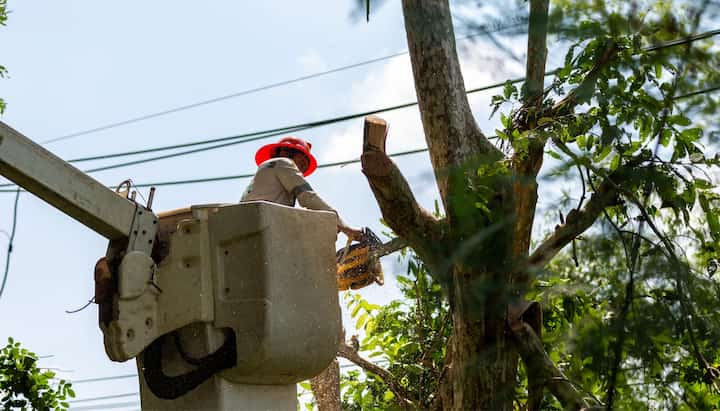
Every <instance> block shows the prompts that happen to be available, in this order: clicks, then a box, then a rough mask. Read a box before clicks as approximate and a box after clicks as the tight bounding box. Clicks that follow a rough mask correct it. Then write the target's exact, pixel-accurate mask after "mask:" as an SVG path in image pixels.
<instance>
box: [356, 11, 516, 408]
mask: <svg viewBox="0 0 720 411" xmlns="http://www.w3.org/2000/svg"><path fill="white" fill-rule="evenodd" d="M403 13H404V17H405V29H406V32H407V38H408V48H409V50H410V58H411V62H412V67H413V75H414V78H415V89H416V92H417V97H418V103H419V107H420V112H421V116H422V121H423V128H424V131H425V138H426V141H427V144H428V147H429V149H430V150H429V151H430V158H431V160H432V164H433V168H434V170H435V176H436V180H437V184H438V188H439V190H440V195H441V198H442V202H443V205H444V207H445V212H446V215H447V221H446V222H445V223H446V224H447V227H448V228H447V229H445V230H444V235H443V238H442V241H441V243H442V244H443V246H439V247H436V248H435V249H434V250H432V251H434V254H435V255H433V256H431V258H430V259H431V260H432V261H436V262H438V261H439V263H436V264H434V265H432V266H431V267H434V268H435V270H434V271H435V276H436V277H438V279H439V280H440V281H441V283H443V284H444V286H445V288H446V291H447V293H448V299H449V302H450V308H451V311H452V318H453V332H452V336H451V340H450V341H451V342H450V346H449V350H448V354H447V357H446V366H447V370H446V372H445V373H444V377H443V379H442V381H441V387H440V391H441V392H440V394H441V398H442V404H441V408H442V409H443V410H468V409H473V410H509V409H511V408H512V395H513V393H514V387H515V376H516V370H517V362H518V355H517V352H516V350H515V348H514V346H513V344H512V342H511V340H509V339H508V337H507V335H506V333H505V312H506V309H505V307H506V306H507V295H506V294H507V293H506V291H505V290H506V289H507V288H508V284H507V279H508V278H509V275H508V273H509V272H510V270H511V267H509V264H510V262H511V260H510V258H509V257H510V255H511V254H510V252H511V250H512V239H513V229H512V225H513V223H512V220H513V218H512V212H513V211H514V210H513V209H512V207H510V204H512V190H511V189H510V184H509V179H508V178H507V174H504V173H502V172H501V173H497V174H496V173H495V172H496V171H497V170H501V169H503V167H504V165H503V159H504V156H503V155H502V153H501V152H500V151H499V150H498V149H497V148H496V147H495V146H494V145H493V144H491V143H490V142H489V141H488V140H487V138H486V137H485V136H484V135H483V133H482V132H481V131H480V129H479V128H478V127H477V125H476V123H475V119H474V117H473V115H472V112H471V110H470V106H469V104H468V101H467V97H466V94H465V86H464V81H463V77H462V73H461V71H460V64H459V61H458V57H457V51H456V48H455V38H454V30H453V27H452V20H451V16H450V8H449V5H448V2H447V1H446V0H403ZM483 168H485V169H487V170H489V171H488V172H487V174H488V176H489V177H486V176H480V178H481V179H482V181H479V182H477V184H474V181H475V180H476V179H477V177H478V174H481V173H478V170H479V169H483ZM366 174H368V173H367V172H366ZM369 178H370V177H369ZM371 185H372V183H371ZM479 185H483V186H485V187H486V188H489V189H490V191H492V193H491V194H490V195H488V196H486V197H485V198H480V197H478V190H477V187H478V186H479ZM379 202H380V200H379ZM478 202H484V203H485V204H486V205H487V209H488V210H489V213H488V214H489V215H485V214H483V212H482V211H481V210H479V209H478V208H475V206H474V204H476V203H478ZM383 211H385V210H383ZM396 212H397V211H396ZM383 216H384V217H385V218H386V219H387V217H388V216H387V215H386V213H385V212H383ZM391 227H392V228H393V229H396V227H394V226H393V225H392V224H391ZM408 242H409V244H410V245H411V246H413V248H414V244H413V241H412V240H411V239H410V238H408ZM435 244H438V243H437V242H435ZM443 250H444V254H442V255H437V254H439V253H443ZM421 257H422V256H421Z"/></svg>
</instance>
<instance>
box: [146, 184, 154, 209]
mask: <svg viewBox="0 0 720 411" xmlns="http://www.w3.org/2000/svg"><path fill="white" fill-rule="evenodd" d="M154 197H155V187H150V194H148V201H147V209H148V210H152V203H153V198H154Z"/></svg>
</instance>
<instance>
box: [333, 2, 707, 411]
mask: <svg viewBox="0 0 720 411" xmlns="http://www.w3.org/2000/svg"><path fill="white" fill-rule="evenodd" d="M468 2H469V1H468ZM482 3H483V4H482V6H483V7H484V12H487V10H488V9H489V8H491V7H488V6H487V5H486V3H487V2H482ZM503 3H505V2H503ZM363 4H365V2H363ZM490 4H492V2H490ZM499 6H500V7H501V6H502V5H499ZM717 8H718V7H717V4H716V2H710V1H700V2H690V1H684V0H669V1H652V0H648V1H629V2H628V1H625V0H622V1H621V0H555V1H554V2H553V3H552V5H551V7H550V10H551V12H550V16H549V30H550V34H551V38H550V42H552V44H553V46H552V48H551V50H550V53H551V58H550V60H549V61H550V62H552V61H553V60H557V59H558V57H560V56H557V55H554V52H556V51H557V50H563V49H565V50H567V53H565V56H564V58H561V59H560V61H561V64H560V66H559V67H558V68H557V70H555V71H554V72H553V78H552V81H551V82H549V84H547V83H546V86H547V87H546V89H545V92H544V94H543V99H542V101H541V104H539V105H537V106H535V105H531V104H528V101H527V96H525V94H524V93H525V88H524V87H516V86H515V85H514V83H513V82H508V83H507V84H506V86H505V88H504V90H503V92H502V94H500V95H497V96H495V97H494V98H493V100H492V105H493V106H494V111H493V113H495V112H498V113H500V114H499V116H500V121H501V123H502V127H501V128H500V129H499V130H496V133H497V135H498V136H499V137H500V141H501V148H503V149H504V150H505V152H506V154H508V156H513V158H514V159H515V158H519V159H521V160H522V159H524V158H528V157H529V156H530V155H531V154H532V149H533V148H537V147H538V146H539V147H544V149H545V150H546V151H545V154H547V156H545V160H546V163H547V167H549V169H548V170H547V171H546V172H545V180H544V181H542V183H543V184H554V186H551V187H558V186H560V185H562V187H563V190H565V189H567V190H568V192H566V193H565V198H564V199H561V200H563V201H559V202H557V201H556V200H557V198H555V197H554V196H550V197H549V198H548V199H546V200H545V201H546V202H547V203H553V213H558V212H559V214H560V224H561V225H564V226H572V224H574V223H575V222H577V221H578V220H577V219H578V218H579V217H578V216H579V215H581V214H588V213H586V212H585V210H586V208H585V207H588V206H589V205H591V204H592V203H593V201H597V197H599V193H600V192H601V191H602V190H606V191H607V190H610V191H612V192H613V198H612V201H611V202H610V204H609V205H603V207H602V210H600V211H597V212H596V213H595V215H592V219H593V220H595V219H597V220H599V223H596V224H594V225H593V226H592V227H593V228H591V229H590V231H589V232H587V233H585V235H583V236H580V237H577V238H576V239H575V240H573V241H572V242H571V247H569V248H570V250H566V251H565V252H562V253H560V254H559V255H558V256H556V257H555V258H554V260H552V261H551V263H550V265H549V266H547V267H545V268H544V269H542V270H539V271H538V272H535V273H532V274H534V275H535V281H534V283H533V286H532V288H531V289H530V292H529V294H528V296H527V297H528V298H531V299H535V300H537V301H540V302H541V303H542V307H543V312H544V335H543V343H544V344H545V348H546V351H547V352H548V353H549V354H550V358H551V359H552V360H553V362H554V363H555V364H557V365H558V366H559V367H560V368H561V369H562V371H563V372H564V373H565V374H566V376H567V377H568V379H569V380H570V381H572V382H573V384H574V385H575V386H576V387H578V389H579V390H580V391H581V392H583V393H584V394H583V395H584V396H585V397H586V398H588V399H589V401H588V402H589V403H597V404H601V405H605V406H607V407H609V408H617V409H644V408H650V409H673V410H695V409H697V410H710V409H720V371H718V368H720V346H718V344H717V341H719V340H720V314H718V312H717V310H716V309H715V307H716V306H717V302H718V300H720V283H719V282H718V280H719V277H720V275H717V276H715V275H714V274H715V272H716V271H717V269H718V258H720V218H718V208H719V207H720V194H718V193H720V191H719V190H718V187H717V186H716V184H715V182H714V180H715V178H714V176H713V173H716V172H717V171H718V170H717V167H718V166H719V165H720V156H719V155H718V154H717V146H716V144H717V142H718V141H717V137H718V135H720V127H719V126H720V123H719V122H718V119H717V116H716V112H717V110H718V108H720V107H719V105H720V99H718V97H717V90H718V87H719V86H720V71H719V70H718V69H717V67H720V53H718V48H717V46H716V45H715V42H714V41H713V39H712V38H705V39H688V38H689V37H690V36H692V35H694V34H696V33H698V32H701V31H704V30H708V27H705V25H706V24H707V23H706V21H707V16H710V19H711V20H710V21H712V22H713V24H714V22H716V21H717V20H716V18H715V17H717ZM498 9H499V10H503V9H500V8H499V7H498ZM505 10H506V9H505ZM496 11H497V10H496ZM482 13H483V12H481V15H482ZM713 13H714V14H713ZM486 14H488V15H492V14H493V13H486ZM501 14H503V13H501ZM476 15H477V14H476ZM494 15H497V13H495V14H494ZM713 19H714V20H713ZM477 27H480V26H477ZM471 28H472V26H471ZM516 34H518V32H510V34H509V35H516ZM500 35H504V34H500ZM492 41H493V42H495V43H496V44H497V43H498V42H497V41H495V40H492ZM549 68H550V69H552V68H554V67H549ZM546 142H547V144H546ZM497 164H500V163H497ZM485 174H487V170H486V168H483V167H479V168H478V176H479V177H482V176H484V175H485ZM568 182H576V184H568ZM467 185H468V190H469V191H470V192H471V194H474V195H475V197H473V196H471V195H470V196H468V198H464V199H463V201H465V202H466V203H467V204H465V208H462V207H456V208H457V209H460V210H461V211H462V210H467V212H468V213H469V214H471V215H473V216H475V218H483V217H485V218H490V217H492V214H491V212H490V211H489V210H488V209H491V208H492V207H490V206H489V205H488V201H487V199H488V198H492V197H493V195H494V194H496V193H494V192H492V190H490V191H489V192H487V193H486V192H485V191H486V190H484V187H486V186H488V185H487V184H483V183H482V182H480V183H477V184H476V183H475V181H473V180H468V181H467ZM493 187H494V186H493ZM540 192H541V193H545V192H546V191H543V190H541V191H540ZM565 216H567V217H565ZM553 218H554V217H553ZM463 221H466V220H463ZM479 225H480V226H482V224H479ZM476 226H477V225H475V224H469V225H468V226H467V227H453V228H452V229H453V230H455V231H456V232H461V233H462V232H464V231H463V230H472V229H474V228H475V227H476ZM485 226H487V224H485ZM583 230H584V229H583ZM579 234H582V231H580V232H579ZM576 235H577V234H576ZM576 235H575V236H576ZM575 236H573V237H575ZM478 255H480V254H473V258H475V257H476V256H478ZM411 261H413V262H415V265H414V268H411V269H410V270H409V274H411V275H410V276H409V277H407V278H406V277H403V278H401V280H400V282H401V286H402V288H403V293H404V295H405V297H406V298H405V300H404V301H394V302H392V303H391V304H389V305H388V306H387V307H382V308H373V309H371V310H365V309H364V308H363V304H362V303H366V302H365V301H364V300H362V299H361V298H360V297H359V296H357V295H355V296H353V297H352V299H351V300H350V303H349V305H350V307H353V308H354V312H353V316H354V317H356V318H357V319H358V323H359V326H360V327H363V326H364V327H365V332H366V333H367V336H366V337H365V340H364V341H363V347H362V348H363V349H364V350H367V351H369V352H370V353H371V355H377V356H381V357H382V358H383V359H385V360H387V361H388V364H389V365H388V367H389V368H393V367H395V368H394V371H393V372H394V373H396V374H397V376H398V378H401V379H402V378H404V380H402V381H404V382H405V384H404V386H405V387H406V388H407V389H408V390H411V391H413V392H414V393H415V394H416V395H417V396H418V398H421V400H422V401H423V402H422V404H423V406H425V407H428V406H430V405H431V404H432V399H433V398H434V397H433V396H434V395H436V394H437V392H436V391H437V389H436V388H437V379H433V376H436V375H438V374H437V372H438V370H440V372H442V371H441V370H442V365H441V361H440V362H438V363H437V365H435V364H428V365H427V366H426V364H424V363H423V362H422V361H420V359H422V358H435V356H437V358H444V356H445V351H444V349H445V345H444V344H442V346H441V347H437V348H436V349H437V350H438V351H437V352H435V353H427V347H426V346H423V345H422V344H423V343H422V342H423V341H424V340H423V338H422V335H426V334H423V333H421V332H417V331H414V324H415V321H416V320H417V319H418V318H417V316H415V318H414V319H413V321H410V320H409V318H410V316H411V315H412V313H414V312H416V311H417V307H418V306H423V304H422V303H421V300H422V299H421V300H418V301H415V297H414V296H411V295H409V294H408V292H410V291H412V290H413V287H414V285H415V282H416V281H419V279H421V278H426V276H427V271H426V270H425V267H424V266H423V265H422V264H421V263H420V262H418V261H417V260H416V259H413V260H411ZM463 264H466V262H465V261H463ZM413 276H414V277H413ZM416 278H417V279H418V280H416ZM431 283H432V282H431V281H429V280H428V282H427V284H431ZM438 293H439V294H438V300H437V303H436V304H437V307H436V308H433V309H435V310H440V311H438V313H439V312H446V310H447V308H446V307H445V305H446V301H447V296H445V297H443V296H442V294H441V293H440V291H439V287H438ZM440 316H443V315H440ZM420 320H422V319H420ZM379 321H382V323H383V324H385V323H387V324H389V325H388V326H386V327H384V328H383V327H377V326H376V323H377V322H379ZM445 321H448V320H445ZM368 322H370V323H371V324H373V326H372V327H368V326H367V323H368ZM420 324H426V325H424V326H423V327H426V326H428V325H427V324H428V323H422V321H420ZM440 324H444V322H442V321H441V322H440ZM441 327H442V325H441ZM445 327H446V328H449V326H445ZM368 328H369V329H368ZM430 329H432V330H436V331H435V332H438V331H437V330H439V328H438V327H437V325H434V326H433V325H430ZM443 330H444V331H443V333H440V334H443V335H444V333H445V332H447V330H445V329H443ZM431 332H432V331H431ZM443 338H447V337H446V336H444V337H443ZM366 345H367V346H366ZM385 345H387V347H385ZM397 347H404V350H398V348H397ZM396 350H397V351H398V352H402V355H400V356H398V355H397V354H396ZM412 365H414V367H413V366H412ZM408 370H414V373H411V372H409V371H408ZM428 370H434V371H433V372H434V373H433V372H428ZM419 375H424V376H426V377H425V378H426V379H425V380H421V379H420V378H419V377H417V376H419ZM526 377H527V376H526V375H525V373H524V370H522V369H521V372H520V373H519V375H518V381H517V383H518V384H517V386H516V399H517V400H518V401H517V402H516V407H517V408H519V409H520V408H522V407H523V406H524V405H523V404H522V402H524V400H525V399H526V398H527V391H528V386H527V381H526ZM343 384H344V390H345V391H344V392H345V397H344V399H345V402H346V405H348V406H354V407H356V408H355V409H359V408H362V409H386V408H388V407H390V406H391V405H394V403H392V402H391V401H387V400H386V399H384V397H383V396H384V395H386V394H387V393H389V391H387V390H386V389H385V388H384V385H383V384H382V383H381V382H380V381H378V380H377V379H373V378H372V377H369V376H363V374H362V373H359V372H355V373H350V374H349V375H347V376H346V379H345V381H344V383H343ZM433 384H434V385H433ZM419 390H423V391H422V392H420V391H419ZM541 409H557V410H560V409H562V406H561V405H560V403H559V402H558V401H557V400H556V399H554V398H551V397H545V399H544V403H543V404H542V406H541Z"/></svg>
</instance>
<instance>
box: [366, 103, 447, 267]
mask: <svg viewBox="0 0 720 411" xmlns="http://www.w3.org/2000/svg"><path fill="white" fill-rule="evenodd" d="M386 137H387V123H386V122H385V120H383V119H381V118H379V117H375V116H369V117H366V118H365V129H364V137H363V154H362V157H361V162H362V171H363V173H364V174H365V177H367V180H368V183H370V188H371V189H372V191H373V194H374V195H375V199H376V200H377V203H378V205H379V206H380V210H381V211H382V215H383V218H384V219H385V221H386V222H387V224H388V225H389V226H390V228H392V229H393V231H395V232H396V233H397V234H398V235H399V236H400V237H402V238H403V239H405V241H407V244H408V245H409V246H410V247H412V248H413V249H414V250H415V251H416V252H417V253H418V255H419V256H420V257H421V258H423V260H424V261H426V262H428V263H429V265H430V266H432V263H433V261H435V260H437V259H438V257H439V256H438V253H437V252H436V251H435V250H434V248H435V247H436V246H437V243H438V242H439V240H441V239H442V236H443V233H442V225H443V222H442V220H440V219H437V218H435V217H433V216H432V215H431V214H430V213H429V212H427V211H426V210H425V209H423V208H422V207H420V205H419V204H418V203H417V201H416V200H415V197H414V196H413V193H412V190H411V189H410V186H409V184H408V183H407V181H406V180H405V177H404V176H403V175H402V173H401V172H400V170H399V169H398V168H397V166H396V165H395V163H393V162H392V160H390V158H389V157H388V156H387V154H386V153H385V139H386ZM395 245H399V244H395ZM426 258H427V260H426Z"/></svg>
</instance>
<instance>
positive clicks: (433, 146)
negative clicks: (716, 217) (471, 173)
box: [402, 0, 502, 216]
mask: <svg viewBox="0 0 720 411" xmlns="http://www.w3.org/2000/svg"><path fill="white" fill-rule="evenodd" d="M402 5H403V16H404V18H405V31H406V33H407V41H408V50H409V53H410V61H411V63H412V68H413V75H414V78H415V91H416V93H417V97H418V105H419V108H420V114H421V116H422V123H423V129H424V131H425V140H426V141H427V144H428V148H429V151H430V159H431V161H432V164H433V168H434V170H435V178H436V180H437V184H438V189H439V191H440V196H441V198H442V201H443V205H444V206H445V210H446V212H447V213H448V216H452V215H454V212H453V209H452V207H451V206H450V205H449V204H448V192H449V191H453V189H452V188H451V187H449V181H448V180H449V175H450V172H452V171H453V170H455V169H457V168H460V167H464V166H465V165H466V164H468V163H469V162H470V161H474V160H476V159H477V157H478V156H480V155H488V154H490V155H491V156H493V157H494V158H502V153H501V152H500V150H498V149H497V148H496V147H495V146H494V145H493V144H492V143H490V141H489V140H488V139H487V138H486V137H485V135H483V133H482V132H481V131H480V129H479V128H478V126H477V124H476V123H475V118H474V117H473V114H472V111H471V110H470V104H469V103H468V99H467V95H466V94H465V84H464V81H463V77H462V72H461V70H460V62H459V59H458V56H457V49H456V45H455V37H454V32H453V25H452V18H451V15H450V6H449V4H448V0H403V2H402ZM458 189H459V188H458Z"/></svg>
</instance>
